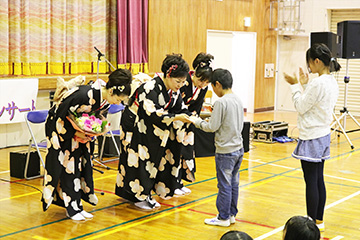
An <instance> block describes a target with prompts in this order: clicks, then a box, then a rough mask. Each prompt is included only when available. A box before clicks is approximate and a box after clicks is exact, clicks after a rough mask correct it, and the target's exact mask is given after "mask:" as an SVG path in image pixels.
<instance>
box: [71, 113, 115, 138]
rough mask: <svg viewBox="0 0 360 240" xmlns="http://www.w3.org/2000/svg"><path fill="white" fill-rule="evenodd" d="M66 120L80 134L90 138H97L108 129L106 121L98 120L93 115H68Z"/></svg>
mask: <svg viewBox="0 0 360 240" xmlns="http://www.w3.org/2000/svg"><path fill="white" fill-rule="evenodd" d="M68 120H69V121H70V122H71V124H72V125H73V127H74V128H75V129H76V130H78V131H81V132H84V133H85V134H87V135H90V136H99V135H103V134H105V133H106V132H107V131H108V129H107V126H108V121H107V120H106V119H105V118H103V119H99V118H97V117H95V115H94V114H87V113H82V114H75V113H70V114H69V117H68Z"/></svg>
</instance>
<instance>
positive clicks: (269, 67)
mask: <svg viewBox="0 0 360 240" xmlns="http://www.w3.org/2000/svg"><path fill="white" fill-rule="evenodd" d="M273 77H274V64H273V63H265V78H273Z"/></svg>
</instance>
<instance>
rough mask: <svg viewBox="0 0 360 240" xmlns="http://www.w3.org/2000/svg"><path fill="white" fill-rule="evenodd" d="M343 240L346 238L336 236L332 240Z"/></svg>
mask: <svg viewBox="0 0 360 240" xmlns="http://www.w3.org/2000/svg"><path fill="white" fill-rule="evenodd" d="M342 238H344V237H343V236H336V237H334V238H332V239H331V240H339V239H342Z"/></svg>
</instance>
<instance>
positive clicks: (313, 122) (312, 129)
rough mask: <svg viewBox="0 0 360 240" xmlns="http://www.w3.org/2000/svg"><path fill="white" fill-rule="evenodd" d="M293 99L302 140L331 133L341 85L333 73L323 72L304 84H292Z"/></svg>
mask: <svg viewBox="0 0 360 240" xmlns="http://www.w3.org/2000/svg"><path fill="white" fill-rule="evenodd" d="M290 87H291V91H292V95H293V96H292V99H293V102H294V105H295V109H296V110H297V112H298V122H297V126H298V128H299V138H300V139H301V140H310V139H316V138H319V137H323V136H326V135H327V134H329V133H330V124H331V122H332V120H333V116H332V113H333V110H334V107H335V103H336V101H337V98H338V95H339V87H338V85H337V82H336V80H335V78H334V76H333V75H331V74H323V75H321V76H320V77H317V78H314V79H313V80H311V81H310V82H309V83H308V84H304V85H303V88H304V92H303V93H301V86H300V84H293V85H290Z"/></svg>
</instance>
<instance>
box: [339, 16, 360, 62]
mask: <svg viewBox="0 0 360 240" xmlns="http://www.w3.org/2000/svg"><path fill="white" fill-rule="evenodd" d="M337 35H338V41H337V46H338V54H337V57H340V58H346V59H350V58H360V21H344V22H338V24H337Z"/></svg>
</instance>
